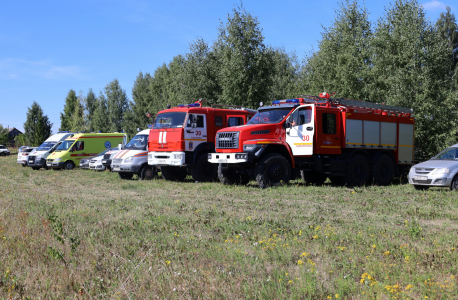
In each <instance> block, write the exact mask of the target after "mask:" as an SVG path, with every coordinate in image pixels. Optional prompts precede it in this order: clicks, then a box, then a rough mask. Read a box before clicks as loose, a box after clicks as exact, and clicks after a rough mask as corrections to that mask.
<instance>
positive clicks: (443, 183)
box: [407, 144, 458, 190]
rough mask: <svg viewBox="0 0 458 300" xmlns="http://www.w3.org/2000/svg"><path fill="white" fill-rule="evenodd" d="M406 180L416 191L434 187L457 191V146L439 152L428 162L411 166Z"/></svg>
mask: <svg viewBox="0 0 458 300" xmlns="http://www.w3.org/2000/svg"><path fill="white" fill-rule="evenodd" d="M407 178H408V179H409V183H410V184H412V185H413V186H414V188H415V189H417V190H426V189H428V188H429V187H434V186H437V187H448V188H449V189H450V190H458V144H455V145H453V146H451V147H449V148H447V149H445V150H443V151H441V152H440V153H439V154H437V155H436V156H434V157H433V158H431V159H430V160H428V161H425V162H422V163H419V164H416V165H414V166H412V168H410V172H409V175H408V176H407Z"/></svg>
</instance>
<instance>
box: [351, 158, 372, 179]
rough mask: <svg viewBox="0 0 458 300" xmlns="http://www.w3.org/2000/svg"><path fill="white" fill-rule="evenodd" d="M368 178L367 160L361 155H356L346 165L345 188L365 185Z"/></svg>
mask: <svg viewBox="0 0 458 300" xmlns="http://www.w3.org/2000/svg"><path fill="white" fill-rule="evenodd" d="M369 176H370V167H369V162H368V161H367V159H366V158H365V157H364V156H362V155H361V154H356V155H355V156H353V158H352V159H351V160H350V162H349V163H348V167H347V186H359V185H364V184H367V183H368V181H369Z"/></svg>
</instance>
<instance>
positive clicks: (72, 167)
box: [65, 160, 75, 170]
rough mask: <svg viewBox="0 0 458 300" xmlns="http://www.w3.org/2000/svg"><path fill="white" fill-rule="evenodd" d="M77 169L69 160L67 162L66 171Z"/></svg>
mask: <svg viewBox="0 0 458 300" xmlns="http://www.w3.org/2000/svg"><path fill="white" fill-rule="evenodd" d="M74 168H75V164H74V163H73V162H72V161H71V160H67V161H66V162H65V169H67V170H73V169H74Z"/></svg>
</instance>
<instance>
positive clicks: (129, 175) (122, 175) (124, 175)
mask: <svg viewBox="0 0 458 300" xmlns="http://www.w3.org/2000/svg"><path fill="white" fill-rule="evenodd" d="M118 175H119V178H121V179H126V180H130V179H132V177H133V176H134V173H126V172H118Z"/></svg>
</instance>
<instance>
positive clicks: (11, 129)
mask: <svg viewBox="0 0 458 300" xmlns="http://www.w3.org/2000/svg"><path fill="white" fill-rule="evenodd" d="M14 129H16V130H17V131H18V132H19V133H22V131H20V130H19V129H17V128H16V127H13V128H10V129H9V130H8V132H11V131H13V130H14Z"/></svg>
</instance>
